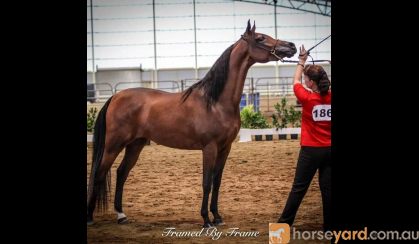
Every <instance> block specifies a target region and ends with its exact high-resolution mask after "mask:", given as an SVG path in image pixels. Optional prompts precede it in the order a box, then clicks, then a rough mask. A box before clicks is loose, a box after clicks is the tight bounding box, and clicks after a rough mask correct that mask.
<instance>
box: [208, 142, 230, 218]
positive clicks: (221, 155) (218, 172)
mask: <svg viewBox="0 0 419 244" xmlns="http://www.w3.org/2000/svg"><path fill="white" fill-rule="evenodd" d="M230 149H231V145H229V146H227V147H225V148H224V149H223V150H221V151H220V152H218V155H217V161H216V162H215V167H214V181H213V188H212V195H211V206H210V210H211V212H212V214H213V215H214V221H213V224H214V225H223V224H224V222H223V219H222V218H221V216H220V214H219V213H218V193H219V190H220V185H221V178H222V176H223V170H224V165H225V163H226V160H227V157H228V154H229V153H230Z"/></svg>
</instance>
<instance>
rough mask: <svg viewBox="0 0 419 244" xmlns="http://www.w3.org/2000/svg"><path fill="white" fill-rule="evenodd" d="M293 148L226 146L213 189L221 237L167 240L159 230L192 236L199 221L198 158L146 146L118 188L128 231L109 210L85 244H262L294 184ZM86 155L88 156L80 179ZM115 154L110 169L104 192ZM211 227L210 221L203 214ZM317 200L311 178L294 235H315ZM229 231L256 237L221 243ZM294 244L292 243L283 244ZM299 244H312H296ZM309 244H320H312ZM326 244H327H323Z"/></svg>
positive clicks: (291, 143) (289, 144)
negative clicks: (216, 192) (220, 176)
mask: <svg viewBox="0 0 419 244" xmlns="http://www.w3.org/2000/svg"><path fill="white" fill-rule="evenodd" d="M298 152H299V140H280V141H255V142H246V143H237V142H236V143H233V146H232V150H231V152H230V155H229V157H228V160H227V163H226V166H225V169H224V173H223V180H222V184H221V188H220V197H219V210H220V214H221V216H222V217H223V220H224V222H225V223H226V225H224V226H218V227H217V231H221V232H223V235H222V236H221V237H220V238H219V239H218V240H217V241H214V240H212V239H211V237H209V236H205V235H201V236H199V237H189V238H188V237H175V236H173V237H167V236H165V237H164V236H162V234H163V232H164V230H165V228H169V227H174V228H176V231H200V230H201V226H202V223H203V221H202V218H201V216H200V207H201V201H202V187H201V183H202V155H201V151H191V150H179V149H172V148H168V147H164V146H160V145H153V144H152V145H151V146H146V147H145V148H144V150H143V152H142V153H141V156H140V159H139V162H137V164H136V166H135V167H134V168H133V170H132V171H131V173H130V175H129V177H128V180H127V182H126V184H125V188H124V196H123V209H124V212H125V214H126V215H127V217H128V218H129V223H128V224H125V225H118V224H117V223H116V214H115V212H114V211H113V197H114V193H115V190H114V189H112V195H111V199H112V203H111V204H110V206H111V207H110V208H109V210H108V212H106V213H95V216H94V221H95V223H94V224H93V225H91V226H88V227H87V240H88V243H210V242H218V243H268V242H269V241H268V233H269V230H268V223H269V222H272V223H275V222H276V220H277V219H278V217H279V214H280V212H281V211H282V209H283V208H284V206H285V202H286V200H287V196H288V193H289V191H290V189H291V184H292V181H293V177H294V172H295V166H296V161H297V157H298ZM91 154H92V148H91V147H89V148H88V153H87V162H88V163H87V171H88V176H87V177H89V173H90V167H91ZM122 157H123V152H122V153H121V154H120V155H119V156H118V158H117V160H116V161H115V163H114V165H113V166H112V185H113V188H114V187H115V180H116V169H117V167H118V166H119V163H120V161H121V160H122ZM210 218H211V219H212V214H210ZM322 222H323V220H322V208H321V195H320V190H319V186H318V175H316V176H315V178H314V180H313V182H312V185H311V186H310V188H309V190H308V192H307V194H306V196H305V198H304V200H303V202H302V204H301V206H300V209H299V211H298V213H297V217H296V220H295V222H294V227H295V228H296V229H298V230H301V231H303V230H321V227H322ZM230 228H239V231H243V232H248V231H258V232H259V233H260V234H259V236H258V237H239V236H224V234H226V233H227V232H228V231H231V229H230ZM299 242H302V241H298V240H294V241H293V240H292V241H291V243H299ZM304 243H314V241H311V242H304ZM315 243H321V242H319V241H316V242H315ZM324 243H327V242H324Z"/></svg>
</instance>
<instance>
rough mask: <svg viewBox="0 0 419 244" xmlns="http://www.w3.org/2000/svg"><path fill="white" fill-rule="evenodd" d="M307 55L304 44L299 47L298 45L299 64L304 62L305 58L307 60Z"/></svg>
mask: <svg viewBox="0 0 419 244" xmlns="http://www.w3.org/2000/svg"><path fill="white" fill-rule="evenodd" d="M307 57H308V52H307V51H306V49H305V48H304V45H302V46H301V47H300V54H299V55H298V60H299V62H298V63H300V64H303V65H304V64H305V63H306V60H307Z"/></svg>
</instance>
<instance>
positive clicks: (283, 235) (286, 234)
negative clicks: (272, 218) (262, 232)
mask: <svg viewBox="0 0 419 244" xmlns="http://www.w3.org/2000/svg"><path fill="white" fill-rule="evenodd" d="M289 241H290V226H289V225H288V224H284V223H278V224H277V223H269V244H283V243H288V242H289Z"/></svg>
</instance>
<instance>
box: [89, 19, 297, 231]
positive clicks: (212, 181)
mask: <svg viewBox="0 0 419 244" xmlns="http://www.w3.org/2000/svg"><path fill="white" fill-rule="evenodd" d="M255 30H256V25H255V23H254V24H253V27H251V25H250V20H249V21H248V22H247V28H246V31H245V33H244V34H243V35H242V37H241V38H240V39H239V40H238V41H237V42H236V43H234V44H233V45H231V46H230V47H229V48H227V49H226V50H225V51H224V53H223V54H222V55H221V56H220V57H219V58H218V59H217V61H216V62H215V64H214V65H213V66H212V68H211V69H210V70H209V71H208V73H207V74H206V75H205V77H204V78H203V79H202V80H200V81H199V82H197V83H195V84H194V85H192V86H191V87H189V88H188V89H187V90H185V91H183V92H180V93H168V92H164V91H159V90H153V89H147V88H132V89H126V90H123V91H121V92H119V93H117V94H115V95H113V96H112V97H111V98H109V100H107V102H106V103H105V104H104V106H103V107H102V109H101V110H100V112H99V114H98V118H97V120H96V123H95V129H94V135H93V138H94V139H93V140H94V145H93V157H92V170H91V174H90V179H89V188H88V197H87V222H88V224H91V223H93V212H94V210H95V207H96V205H97V206H98V208H99V210H106V208H107V197H108V191H109V190H110V178H109V177H110V168H111V165H112V164H113V162H114V161H115V159H116V157H117V156H118V154H119V153H120V152H121V151H122V150H123V149H124V148H125V155H124V158H123V160H122V162H121V164H120V166H119V167H118V169H117V179H116V190H115V201H114V208H115V211H116V212H117V220H118V223H125V222H127V216H126V215H125V214H124V213H123V211H122V192H123V187H124V183H125V181H126V179H127V176H128V174H129V172H130V170H131V169H132V168H133V167H134V165H135V164H136V163H137V160H138V158H139V155H140V153H141V150H142V149H143V148H144V146H145V145H146V144H147V142H148V141H149V140H152V141H154V142H156V143H157V144H161V145H164V146H168V147H172V148H179V149H190V150H202V152H203V178H202V189H203V198H202V206H201V216H202V218H203V220H204V227H211V226H213V225H220V224H224V223H223V220H222V217H221V216H220V214H219V212H218V193H219V189H220V185H221V177H222V174H223V169H224V165H225V163H226V159H227V157H228V154H229V152H230V149H231V144H232V142H233V141H234V139H235V138H236V136H237V133H238V132H239V129H240V109H239V103H240V99H241V96H242V92H243V86H244V81H245V78H246V75H247V72H248V70H249V68H250V67H251V66H252V65H253V64H255V63H266V62H269V61H278V60H282V58H284V57H288V58H289V57H292V56H293V55H294V54H295V53H296V52H297V49H296V48H295V45H294V43H291V42H287V41H282V40H278V39H273V38H272V37H270V36H268V35H266V34H262V33H257V32H255ZM211 188H212V197H211V205H210V211H211V212H212V214H213V216H214V219H213V221H212V222H211V221H210V219H209V217H208V198H209V194H210V192H211Z"/></svg>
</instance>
